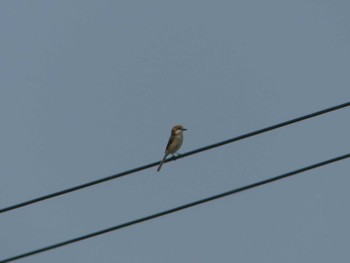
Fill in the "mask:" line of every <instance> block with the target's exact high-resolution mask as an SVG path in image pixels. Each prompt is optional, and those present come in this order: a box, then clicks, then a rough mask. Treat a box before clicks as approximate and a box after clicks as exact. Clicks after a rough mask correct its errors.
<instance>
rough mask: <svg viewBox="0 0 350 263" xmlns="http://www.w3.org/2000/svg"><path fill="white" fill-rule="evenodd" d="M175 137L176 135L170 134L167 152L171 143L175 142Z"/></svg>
mask: <svg viewBox="0 0 350 263" xmlns="http://www.w3.org/2000/svg"><path fill="white" fill-rule="evenodd" d="M174 139H175V138H174V136H170V138H169V141H168V144H167V146H166V149H165V152H167V151H168V148H169V146H170V144H172V143H173V141H174Z"/></svg>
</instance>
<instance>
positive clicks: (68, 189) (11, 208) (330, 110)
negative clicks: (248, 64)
mask: <svg viewBox="0 0 350 263" xmlns="http://www.w3.org/2000/svg"><path fill="white" fill-rule="evenodd" d="M348 106H350V102H346V103H343V104H339V105H337V106H334V107H330V108H326V109H323V110H320V111H317V112H314V113H311V114H307V115H304V116H301V117H298V118H295V119H291V120H288V121H285V122H282V123H279V124H275V125H272V126H269V127H266V128H263V129H260V130H256V131H253V132H249V133H246V134H243V135H240V136H237V137H234V138H231V139H228V140H225V141H221V142H218V143H215V144H211V145H208V146H205V147H202V148H199V149H196V150H193V151H189V152H187V153H184V154H181V155H180V156H178V157H176V159H180V158H184V157H187V156H190V155H193V154H196V153H199V152H203V151H207V150H210V149H213V148H216V147H220V146H223V145H225V144H229V143H233V142H235V141H240V140H243V139H246V138H249V137H253V136H255V135H259V134H262V133H265V132H268V131H272V130H275V129H278V128H281V127H284V126H288V125H290V124H293V123H297V122H301V121H304V120H306V119H310V118H313V117H316V116H319V115H322V114H326V113H329V112H332V111H336V110H339V109H342V108H345V107H348ZM174 159H175V158H173V157H172V158H169V159H167V160H165V162H170V161H173V160H174ZM159 163H160V162H159V161H157V162H153V163H150V164H147V165H143V166H140V167H137V168H134V169H131V170H127V171H124V172H121V173H118V174H114V175H111V176H108V177H104V178H101V179H98V180H95V181H91V182H88V183H84V184H80V185H77V186H74V187H70V188H67V189H65V190H61V191H57V192H54V193H51V194H47V195H43V196H40V197H37V198H34V199H31V200H28V201H25V202H22V203H18V204H15V205H11V206H8V207H4V208H2V209H0V214H1V213H4V212H8V211H11V210H14V209H18V208H20V207H24V206H27V205H31V204H34V203H38V202H40V201H44V200H47V199H51V198H53V197H56V196H60V195H64V194H68V193H70V192H74V191H77V190H81V189H83V188H87V187H90V186H93V185H96V184H100V183H103V182H106V181H109V180H114V179H117V178H120V177H122V176H126V175H129V174H132V173H136V172H139V171H142V170H145V169H148V168H151V167H154V166H158V165H159Z"/></svg>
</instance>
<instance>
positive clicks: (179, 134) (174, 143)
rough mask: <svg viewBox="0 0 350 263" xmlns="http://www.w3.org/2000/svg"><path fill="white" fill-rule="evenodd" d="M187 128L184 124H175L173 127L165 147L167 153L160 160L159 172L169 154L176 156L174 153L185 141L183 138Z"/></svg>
mask: <svg viewBox="0 0 350 263" xmlns="http://www.w3.org/2000/svg"><path fill="white" fill-rule="evenodd" d="M186 130H187V129H186V128H184V127H183V126H182V125H175V126H174V127H173V128H172V129H171V135H170V138H169V141H168V144H167V146H166V149H165V154H164V157H163V160H162V161H161V162H160V164H159V166H158V169H157V172H159V171H160V169H161V168H162V165H163V163H164V161H165V159H166V158H167V156H168V155H169V154H172V155H173V156H174V157H175V155H174V154H175V153H176V152H177V151H178V150H179V149H180V147H181V145H182V142H183V138H184V136H183V131H186Z"/></svg>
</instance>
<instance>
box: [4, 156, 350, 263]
mask: <svg viewBox="0 0 350 263" xmlns="http://www.w3.org/2000/svg"><path fill="white" fill-rule="evenodd" d="M349 157H350V153H348V154H345V155H342V156H338V157H336V158H333V159H329V160H326V161H323V162H319V163H316V164H313V165H310V166H306V167H303V168H300V169H298V170H294V171H291V172H288V173H285V174H282V175H279V176H276V177H272V178H270V179H266V180H262V181H259V182H256V183H253V184H248V185H246V186H242V187H239V188H236V189H233V190H230V191H227V192H224V193H221V194H217V195H213V196H210V197H207V198H203V199H200V200H198V201H195V202H192V203H188V204H185V205H181V206H178V207H175V208H172V209H169V210H165V211H163V212H159V213H156V214H152V215H149V216H145V217H142V218H139V219H136V220H132V221H129V222H126V223H123V224H120V225H116V226H113V227H110V228H106V229H103V230H100V231H96V232H93V233H90V234H87V235H83V236H80V237H77V238H73V239H70V240H67V241H64V242H60V243H56V244H54V245H50V246H47V247H43V248H40V249H37V250H33V251H30V252H27V253H23V254H20V255H17V256H14V257H11V258H7V259H4V260H1V261H0V263H5V262H11V261H14V260H17V259H21V258H25V257H28V256H32V255H35V254H39V253H42V252H45V251H48V250H51V249H55V248H58V247H62V246H66V245H69V244H72V243H75V242H79V241H82V240H84V239H88V238H91V237H95V236H99V235H102V234H105V233H108V232H111V231H115V230H118V229H121V228H125V227H128V226H131V225H135V224H139V223H142V222H145V221H148V220H151V219H154V218H157V217H161V216H165V215H168V214H172V213H175V212H178V211H180V210H184V209H187V208H190V207H193V206H196V205H200V204H203V203H207V202H210V201H213V200H215V199H219V198H222V197H225V196H228V195H233V194H237V193H239V192H243V191H246V190H249V189H252V188H255V187H258V186H261V185H264V184H268V183H272V182H274V181H277V180H281V179H284V178H287V177H290V176H293V175H296V174H299V173H302V172H305V171H308V170H312V169H315V168H318V167H321V166H324V165H328V164H330V163H334V162H338V161H340V160H343V159H346V158H349Z"/></svg>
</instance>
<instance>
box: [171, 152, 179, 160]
mask: <svg viewBox="0 0 350 263" xmlns="http://www.w3.org/2000/svg"><path fill="white" fill-rule="evenodd" d="M171 155H172V156H173V157H174V160H175V161H176V159H177V157H179V156H180V155H181V154H179V153H172V154H171Z"/></svg>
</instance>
